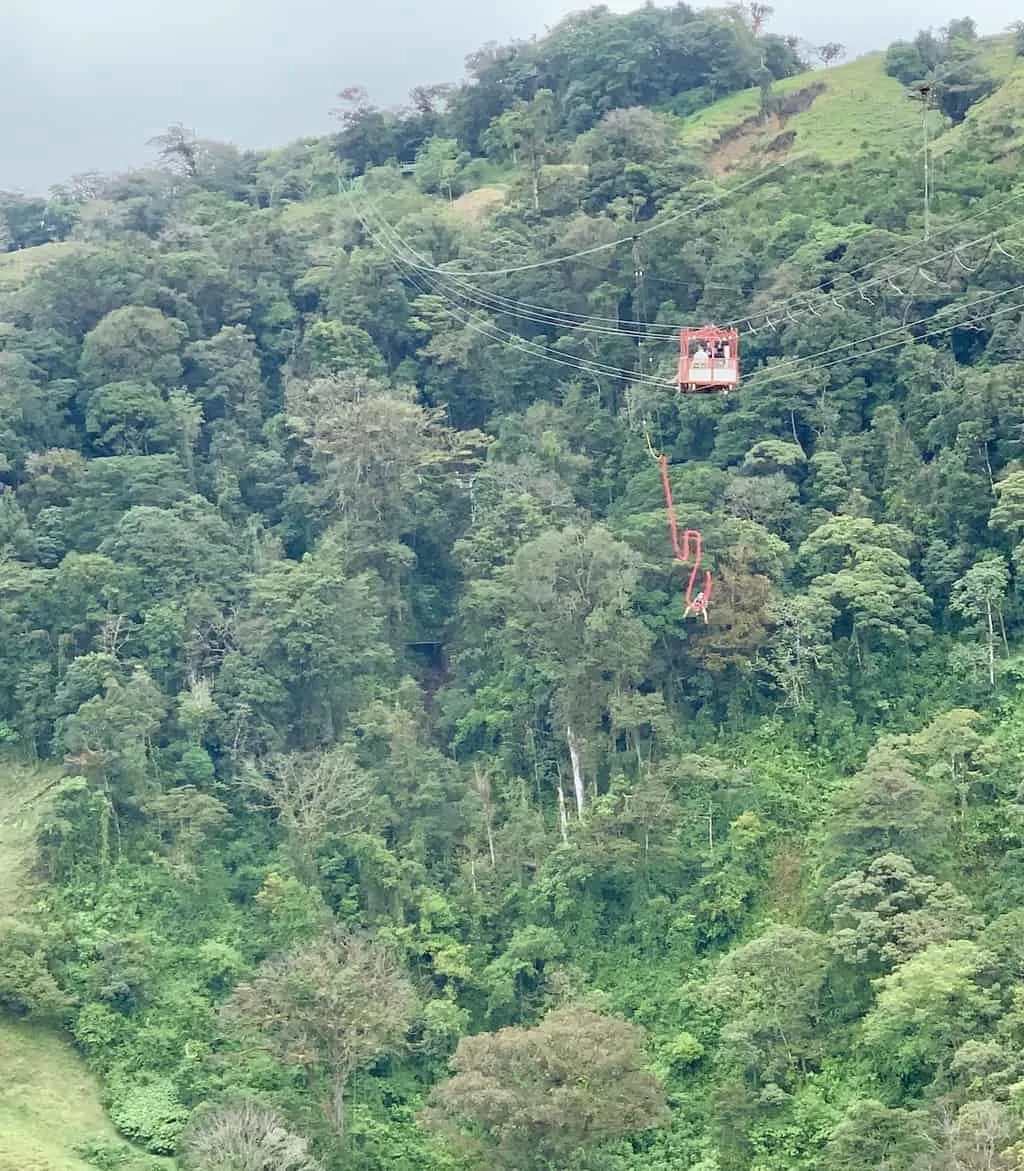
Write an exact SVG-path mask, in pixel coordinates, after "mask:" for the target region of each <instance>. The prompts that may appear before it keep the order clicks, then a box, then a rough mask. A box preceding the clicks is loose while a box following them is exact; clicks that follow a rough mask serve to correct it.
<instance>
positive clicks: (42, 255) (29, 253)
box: [0, 240, 85, 292]
mask: <svg viewBox="0 0 1024 1171" xmlns="http://www.w3.org/2000/svg"><path fill="white" fill-rule="evenodd" d="M84 247H85V245H84V244H77V243H75V242H73V241H70V240H69V241H66V242H65V243H63V244H38V245H37V246H36V247H35V248H21V249H19V250H18V251H17V252H0V292H4V291H5V290H7V291H9V290H11V289H16V288H17V287H18V286H19V285H20V284H22V283H23V282H24V281H25V280H26V279H27V278H28V277H29V275H30V274H31V273H32V272H34V271H35V270H36V269H37V268H39V267H40V265H43V264H49V262H50V261H51V260H56V259H57V257H58V256H67V255H69V254H71V253H73V252H80V251H82V249H83V248H84Z"/></svg>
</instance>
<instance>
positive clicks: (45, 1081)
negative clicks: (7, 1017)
mask: <svg viewBox="0 0 1024 1171" xmlns="http://www.w3.org/2000/svg"><path fill="white" fill-rule="evenodd" d="M86 1144H103V1145H106V1146H120V1145H121V1140H119V1139H118V1136H117V1134H116V1133H115V1131H114V1128H113V1127H112V1126H111V1124H110V1122H109V1121H108V1120H107V1118H106V1116H105V1115H104V1113H103V1109H102V1107H101V1106H100V1099H99V1093H98V1091H97V1087H96V1083H95V1082H94V1081H93V1079H92V1077H91V1076H90V1075H89V1072H88V1071H87V1070H86V1069H85V1067H84V1065H83V1064H82V1063H81V1061H80V1060H79V1059H78V1057H77V1055H76V1054H75V1052H74V1050H73V1049H72V1048H71V1047H70V1046H69V1045H68V1044H67V1043H66V1042H64V1041H63V1040H61V1039H60V1038H59V1037H56V1036H54V1035H53V1034H50V1033H46V1032H43V1031H41V1030H39V1029H36V1028H32V1027H31V1026H28V1025H22V1024H15V1023H12V1022H9V1021H3V1020H0V1171H88V1168H89V1167H90V1164H89V1163H87V1162H86V1161H85V1160H84V1159H83V1158H81V1157H80V1156H79V1155H76V1154H75V1148H76V1147H78V1148H83V1147H84V1146H85V1145H86Z"/></svg>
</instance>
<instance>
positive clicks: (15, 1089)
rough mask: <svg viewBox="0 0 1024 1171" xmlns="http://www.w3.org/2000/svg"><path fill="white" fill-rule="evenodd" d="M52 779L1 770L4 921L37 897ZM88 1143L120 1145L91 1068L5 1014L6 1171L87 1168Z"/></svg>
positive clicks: (1, 1142) (1, 1060) (1, 1040)
mask: <svg viewBox="0 0 1024 1171" xmlns="http://www.w3.org/2000/svg"><path fill="white" fill-rule="evenodd" d="M53 779H54V776H53V774H52V773H47V772H42V771H35V770H28V769H20V768H16V767H12V766H9V765H0V919H2V918H3V917H4V916H9V915H11V914H12V913H15V912H17V911H18V910H19V909H20V908H24V907H25V906H26V905H27V904H28V902H29V900H30V899H31V897H32V891H31V883H30V881H29V875H28V872H27V864H28V862H29V859H30V858H31V847H32V839H33V836H34V833H35V829H36V826H37V824H38V821H39V818H40V816H41V815H42V812H43V809H44V807H45V790H46V789H47V787H48V786H49V784H50V783H51V782H52V780H53ZM40 793H43V797H42V798H41V799H36V800H32V798H34V797H36V795H37V794H40ZM83 1143H110V1144H116V1143H119V1140H118V1136H117V1134H116V1133H115V1131H114V1128H113V1127H112V1126H111V1124H110V1122H109V1121H108V1120H107V1118H106V1117H105V1115H104V1113H103V1109H102V1107H101V1105H100V1098H99V1091H98V1088H97V1086H96V1083H95V1081H94V1080H93V1079H92V1077H91V1075H90V1074H89V1072H88V1070H87V1069H86V1068H85V1065H84V1064H83V1063H82V1061H81V1060H80V1059H79V1057H78V1055H77V1054H76V1053H75V1051H74V1050H73V1049H72V1048H71V1046H70V1045H68V1044H67V1043H66V1042H65V1041H63V1040H61V1039H60V1038H59V1037H57V1036H55V1035H54V1034H52V1033H49V1032H46V1031H43V1030H41V1029H38V1028H34V1027H32V1026H31V1025H26V1024H22V1023H16V1022H13V1021H10V1020H7V1019H5V1018H2V1017H0V1171H88V1168H89V1164H88V1163H85V1162H84V1161H83V1160H82V1159H80V1158H78V1157H77V1156H76V1155H75V1153H74V1149H75V1147H76V1146H79V1145H81V1144H83Z"/></svg>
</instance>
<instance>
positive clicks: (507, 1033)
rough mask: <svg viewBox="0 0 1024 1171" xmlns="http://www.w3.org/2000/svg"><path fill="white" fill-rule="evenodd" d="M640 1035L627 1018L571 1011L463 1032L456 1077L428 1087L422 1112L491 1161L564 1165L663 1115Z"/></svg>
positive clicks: (517, 1170) (517, 1168)
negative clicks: (528, 1024)
mask: <svg viewBox="0 0 1024 1171" xmlns="http://www.w3.org/2000/svg"><path fill="white" fill-rule="evenodd" d="M642 1038H643V1034H642V1032H641V1030H640V1029H639V1027H638V1026H636V1025H633V1024H629V1023H627V1022H626V1021H624V1020H621V1019H619V1018H616V1017H606V1016H600V1015H598V1014H597V1013H594V1012H590V1011H587V1010H583V1009H577V1008H563V1009H558V1010H556V1011H554V1012H551V1013H549V1014H548V1015H547V1016H546V1017H545V1018H544V1020H543V1021H542V1022H541V1023H540V1024H539V1025H537V1026H536V1027H535V1028H522V1027H518V1028H507V1029H501V1030H499V1031H498V1032H497V1033H483V1034H480V1035H479V1036H476V1037H463V1039H462V1040H461V1041H460V1042H459V1047H458V1049H457V1050H456V1052H455V1056H454V1057H453V1058H452V1059H451V1067H452V1069H453V1070H454V1072H455V1076H454V1077H453V1078H452V1079H451V1080H450V1081H447V1082H442V1083H441V1084H440V1085H438V1086H436V1087H435V1089H434V1090H433V1092H432V1093H431V1098H430V1109H429V1111H428V1113H427V1119H428V1121H429V1122H430V1124H431V1125H432V1126H434V1127H436V1128H438V1129H440V1130H442V1131H448V1132H450V1133H454V1134H456V1135H457V1136H459V1137H460V1138H461V1139H462V1140H463V1141H464V1142H466V1143H467V1144H468V1145H469V1146H470V1147H471V1148H472V1149H475V1150H477V1151H479V1152H480V1155H481V1157H483V1158H484V1159H486V1160H487V1162H488V1163H489V1165H490V1166H496V1167H503V1168H508V1169H509V1171H529V1169H534V1168H536V1169H537V1171H540V1169H541V1168H543V1167H549V1166H552V1165H554V1166H563V1167H564V1166H566V1165H567V1161H568V1160H569V1158H570V1157H571V1156H572V1155H574V1154H575V1153H576V1152H577V1151H581V1150H583V1151H585V1150H588V1149H590V1148H592V1147H594V1146H596V1145H597V1144H598V1143H601V1142H603V1141H605V1140H607V1139H611V1138H618V1137H624V1136H626V1135H630V1134H634V1133H636V1132H638V1131H641V1130H648V1129H650V1128H651V1127H656V1126H660V1125H662V1124H664V1123H665V1122H666V1121H667V1119H668V1115H667V1111H666V1109H665V1094H664V1091H663V1090H662V1088H661V1086H660V1085H659V1084H658V1082H657V1080H656V1079H655V1078H654V1076H653V1075H652V1074H650V1073H648V1072H647V1071H646V1070H645V1069H644V1068H643V1053H642V1048H641V1045H642Z"/></svg>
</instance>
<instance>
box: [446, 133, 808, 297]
mask: <svg viewBox="0 0 1024 1171" xmlns="http://www.w3.org/2000/svg"><path fill="white" fill-rule="evenodd" d="M804 157H805V156H804V155H801V154H797V155H793V156H791V157H790V158H788V159H783V160H782V161H781V162H779V163H775V164H774V165H773V166H771V167H769V168H768V169H767V170H765V171H758V173H757V174H756V175H752V176H751V177H750V178H749V179H744V180H743V182H742V183H737V184H736V185H735V187H730V188H729V189H728V191H725V192H722V193H721V194H717V195H712V196H710V197H709V198H708V199H704V200H701V201H700V202H699V203H696V204H694V205H693V206H692V207H687V208H683V209H682V210H681V211H677V212H672V213H671V214H670V215H667V216H665V217H664V219H659V220H656V221H655V222H654V223H653V224H648V225H647V226H646V227H645V228H641V229H640V230H639V231H634V232H630V234H629V235H628V236H621V237H620V238H619V239H617V240H606V241H605V242H604V243H602V244H593V245H591V246H590V247H588V248H580V249H578V250H577V251H575V252H570V253H567V254H566V255H565V256H549V257H548V258H547V259H546V260H535V261H532V262H530V263H529V264H517V265H511V266H509V267H507V268H491V269H483V270H480V271H477V272H465V271H461V272H458V273H457V274H455V275H457V276H459V277H474V278H475V277H491V276H511V275H513V274H515V273H520V272H535V271H536V270H537V269H541V268H550V267H551V266H552V265H555V264H566V263H567V262H568V261H570V260H576V259H579V258H582V257H585V256H594V255H596V254H597V253H599V252H608V251H610V250H611V249H613V248H619V247H621V246H622V245H623V244H629V243H631V242H632V241H633V240H634V239H637V238H640V237H645V236H649V235H650V234H651V233H652V232H660V231H662V230H663V229H664V228H667V227H668V226H669V225H670V224H674V223H678V222H679V221H680V220H685V219H690V218H691V217H692V216H694V215H696V214H697V213H698V212H701V211H705V210H707V208H709V207H713V206H714V205H715V204H716V203H720V202H721V201H722V200H723V199H726V198H728V197H729V196H731V195H735V194H736V193H737V192H739V191H744V190H746V189H748V188H750V187H753V186H754V185H755V184H757V183H761V182H763V181H764V180H765V179H767V178H768V176H769V175H774V174H775V173H776V172H778V171H781V170H784V169H785V168H786V167H788V166H791V165H792V164H793V163H794V162H797V161H799V160H800V159H802V158H804ZM429 267H430V268H432V269H433V270H434V271H436V272H440V273H442V274H443V275H451V274H450V273H449V272H448V270H444V269H441V268H439V267H438V266H436V265H433V264H431V265H430V266H429Z"/></svg>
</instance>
